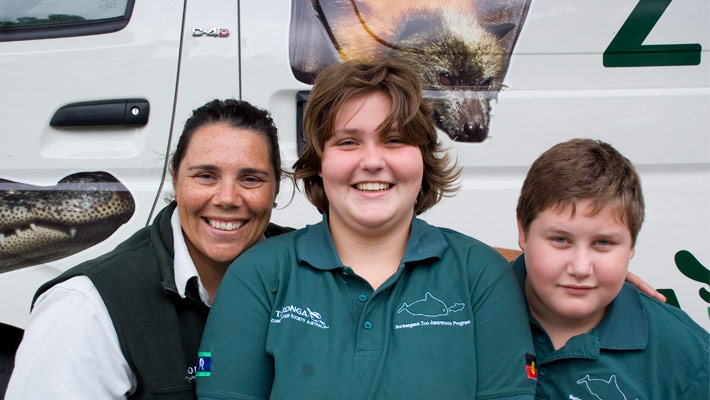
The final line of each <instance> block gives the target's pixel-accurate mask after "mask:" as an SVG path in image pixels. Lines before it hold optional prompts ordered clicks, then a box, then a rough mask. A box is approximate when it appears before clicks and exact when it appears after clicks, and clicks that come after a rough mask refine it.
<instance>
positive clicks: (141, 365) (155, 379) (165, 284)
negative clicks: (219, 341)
mask: <svg viewBox="0 0 710 400" xmlns="http://www.w3.org/2000/svg"><path fill="white" fill-rule="evenodd" d="M174 209H175V204H174V203H173V204H171V205H169V206H168V207H166V208H165V209H163V210H162V211H161V212H160V213H159V214H158V215H157V217H156V219H155V221H154V223H153V224H152V225H150V226H147V227H145V228H143V229H141V230H139V231H138V232H136V233H135V234H134V235H133V236H131V237H130V238H128V239H127V240H126V241H125V242H123V243H121V244H120V245H119V246H118V247H116V249H114V250H113V251H111V252H109V253H107V254H105V255H103V256H101V257H98V258H96V259H94V260H90V261H87V262H85V263H82V264H80V265H78V266H76V267H74V268H72V269H70V270H68V271H66V272H65V273H63V274H62V275H60V276H58V277H57V278H55V279H53V280H51V281H49V282H47V283H45V284H44V285H43V286H42V287H40V289H39V290H38V291H37V294H36V295H35V299H36V298H37V296H39V295H40V294H41V293H43V292H44V291H46V290H47V289H49V288H50V287H52V286H54V285H55V284H57V283H59V282H62V281H65V280H67V279H69V278H71V277H74V276H78V275H86V276H87V277H89V279H91V281H92V282H93V283H94V285H95V286H96V288H97V290H98V291H99V293H100V294H101V298H102V299H103V301H104V303H105V304H106V308H107V309H108V312H109V314H110V315H111V319H112V321H113V323H114V326H115V328H116V333H117V334H118V339H119V342H120V345H121V350H122V351H123V354H124V356H125V358H126V360H127V361H128V364H129V365H130V367H131V369H132V370H133V371H134V372H135V374H136V378H137V380H138V385H137V390H136V392H135V393H133V394H132V395H131V396H129V398H130V399H171V400H173V399H174V400H180V399H194V398H195V383H194V379H195V378H194V376H195V375H194V374H195V361H196V359H197V350H198V346H199V344H200V339H201V338H202V330H203V329H204V326H205V321H206V319H207V315H208V313H209V308H208V307H206V306H205V305H204V304H203V303H202V302H201V301H200V300H199V297H198V295H197V294H196V290H195V294H194V295H191V294H190V291H189V290H188V295H187V298H185V299H183V298H181V297H180V295H179V292H178V288H176V287H175V275H174V270H173V254H174V252H173V238H172V229H171V226H170V218H171V216H172V213H173V210H174ZM290 230H292V229H290V228H283V227H280V226H277V225H273V224H269V228H268V229H267V232H266V236H267V237H270V236H274V235H278V234H281V233H284V232H288V231H290Z"/></svg>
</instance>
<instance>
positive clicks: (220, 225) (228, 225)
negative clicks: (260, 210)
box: [209, 219, 244, 231]
mask: <svg viewBox="0 0 710 400" xmlns="http://www.w3.org/2000/svg"><path fill="white" fill-rule="evenodd" d="M209 222H210V225H212V227H213V228H216V229H221V230H223V231H233V230H235V229H239V228H241V226H242V225H244V222H243V221H242V222H219V221H213V220H211V219H210V220H209Z"/></svg>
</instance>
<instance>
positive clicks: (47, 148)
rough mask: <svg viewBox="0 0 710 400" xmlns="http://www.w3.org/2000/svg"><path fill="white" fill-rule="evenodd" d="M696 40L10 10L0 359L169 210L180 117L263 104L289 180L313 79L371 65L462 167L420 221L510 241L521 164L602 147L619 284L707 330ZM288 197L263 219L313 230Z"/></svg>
mask: <svg viewBox="0 0 710 400" xmlns="http://www.w3.org/2000/svg"><path fill="white" fill-rule="evenodd" d="M708 46H710V3H709V2H708V1H706V0H597V1H593V2H590V1H586V2H557V1H555V2H545V1H538V0H451V1H440V2H436V1H433V2H432V1H416V0H411V1H400V0H391V1H389V2H378V1H372V0H292V1H291V2H288V1H283V0H241V1H239V0H210V1H205V0H190V1H187V0H184V1H174V0H170V1H169V0H150V1H135V0H62V1H58V0H3V1H2V3H0V336H1V337H3V338H4V339H3V344H2V349H1V350H2V357H3V358H2V360H4V361H3V362H4V364H3V365H2V367H3V368H5V371H7V369H8V368H9V365H10V364H11V359H12V354H14V350H15V347H16V345H17V341H18V340H19V338H20V336H21V333H22V329H23V328H24V326H25V324H26V322H27V319H28V316H29V310H30V303H31V300H32V296H33V294H34V292H35V290H36V289H37V287H38V286H39V285H40V284H41V283H43V282H45V281H47V280H49V279H51V278H53V277H55V276H56V275H57V274H59V273H61V272H63V271H65V270H66V269H68V268H70V267H72V266H74V265H76V264H78V263H80V262H82V261H85V260H88V259H91V258H94V257H97V256H99V255H101V254H103V253H105V252H107V251H108V250H110V249H112V248H113V247H115V246H116V245H117V244H118V243H119V242H121V241H123V240H125V239H126V238H127V237H128V236H130V235H131V234H132V233H133V232H135V231H136V230H138V229H139V228H141V227H143V226H145V225H146V224H147V223H149V221H151V218H153V217H154V215H155V213H156V212H157V210H159V209H160V208H162V206H163V205H164V204H165V201H164V199H165V197H166V195H168V194H169V192H170V189H171V187H170V176H169V173H168V170H167V161H168V155H169V154H170V152H171V151H172V149H173V148H174V146H175V145H176V142H177V138H178V137H179V136H180V133H181V129H182V125H183V124H184V122H185V120H186V118H187V117H188V116H189V114H190V111H191V110H192V109H194V108H196V107H198V106H200V105H202V104H203V103H205V102H206V101H209V100H211V99H213V98H227V97H234V98H240V99H244V100H247V101H250V102H252V103H253V104H255V105H258V106H261V107H264V108H266V109H268V110H270V111H271V112H272V114H273V117H274V119H275V121H276V123H277V126H278V127H279V136H280V141H281V149H282V153H283V159H284V166H285V167H287V168H288V167H290V166H291V165H292V164H293V162H294V161H295V160H296V158H297V154H298V149H299V140H300V138H301V131H300V116H301V113H302V109H303V105H304V104H305V102H306V101H307V96H308V91H309V89H310V87H311V82H312V79H313V77H314V76H315V74H317V72H318V71H319V70H320V69H321V68H323V67H324V66H326V65H328V64H330V63H333V62H340V61H342V60H343V59H348V58H363V57H364V58H375V57H381V56H390V57H396V58H400V59H403V60H405V61H407V62H409V63H410V64H411V65H412V66H413V67H414V68H415V69H416V70H417V72H418V73H420V75H421V77H422V81H423V84H424V90H425V95H426V96H427V97H428V98H430V99H431V100H432V101H433V102H434V106H435V109H436V115H435V117H436V123H437V126H438V128H439V129H440V139H441V141H443V142H444V143H445V145H446V146H447V148H448V149H449V151H450V152H452V153H454V155H455V158H456V159H457V160H458V162H459V164H460V165H461V166H462V167H463V175H462V178H461V190H460V191H459V193H458V194H457V195H456V196H455V197H453V198H448V199H446V200H444V201H443V202H442V203H441V204H440V205H438V206H436V207H434V208H433V209H432V210H431V211H429V212H427V213H425V214H424V215H423V218H424V219H426V220H428V221H430V222H433V223H434V224H436V225H440V226H447V227H451V228H454V229H457V230H460V231H462V232H464V233H466V234H469V235H471V236H474V237H476V238H479V239H481V240H483V241H485V242H487V243H489V244H491V245H494V246H498V247H506V248H516V247H517V230H516V222H515V205H516V201H517V196H518V192H519V189H520V186H521V184H522V181H523V178H524V176H525V173H526V172H527V168H528V166H529V165H530V164H531V162H532V161H533V160H534V159H535V158H536V157H537V156H538V155H539V154H540V153H541V152H543V151H544V150H546V149H547V148H549V147H550V146H552V145H553V144H555V143H558V142H561V141H564V140H566V139H569V138H573V137H591V138H596V139H600V140H604V141H607V142H609V143H611V144H612V145H614V146H615V147H616V148H618V149H619V150H620V151H621V152H622V153H623V154H624V155H626V156H627V157H628V158H629V159H631V160H632V161H633V162H634V163H635V165H636V166H637V168H638V171H639V173H640V175H641V178H642V181H643V188H644V192H645V193H644V194H645V197H646V222H645V224H644V226H643V229H642V230H641V233H640V235H639V238H638V243H637V246H636V250H637V252H636V257H635V258H634V260H633V261H632V263H631V271H632V272H635V273H636V274H638V275H640V276H641V277H643V278H644V279H645V280H647V281H648V282H649V283H651V284H652V285H653V286H654V287H656V288H659V289H664V291H663V292H664V293H665V294H666V295H667V296H668V297H669V301H670V302H672V303H674V304H675V305H678V306H680V307H681V308H682V309H683V310H685V311H686V312H687V313H688V314H689V315H690V316H691V317H692V318H693V319H694V320H695V321H697V322H698V323H699V324H700V325H701V326H703V327H704V328H706V329H708V330H710V308H709V306H710V292H709V291H708V290H710V271H709V270H708V268H709V267H708V266H710V66H709V65H710V63H709V61H710V60H708V56H710V54H709V52H708ZM293 192H294V189H293V188H292V187H291V186H290V185H289V184H283V185H282V193H281V194H280V195H279V198H278V199H277V202H278V203H279V204H280V205H281V207H280V208H279V209H277V210H276V211H275V212H274V214H273V218H272V220H273V221H274V222H276V223H278V224H281V225H286V226H292V227H303V226H305V225H306V224H308V223H313V222H316V221H317V220H318V219H319V215H318V213H317V212H316V210H315V208H314V207H313V206H311V205H310V204H309V203H308V202H307V201H306V200H305V197H304V196H303V195H302V194H301V193H300V192H298V191H296V192H295V195H294V198H293V201H291V202H289V199H290V198H291V196H292V194H293ZM286 204H288V205H287V206H286ZM501 312H503V310H501ZM0 372H2V371H0ZM5 375H6V373H5ZM5 379H6V377H5Z"/></svg>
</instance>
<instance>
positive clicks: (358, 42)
mask: <svg viewBox="0 0 710 400" xmlns="http://www.w3.org/2000/svg"><path fill="white" fill-rule="evenodd" d="M529 7H530V0H510V1H506V2H500V1H492V0H451V1H436V2H433V1H425V0H392V1H386V2H383V1H378V0H311V1H306V0H296V1H294V2H292V9H291V27H290V34H289V35H290V45H289V51H290V53H289V55H290V61H291V69H292V71H293V74H294V76H295V77H296V79H298V80H300V81H302V82H304V83H309V84H311V83H313V79H314V78H315V75H316V74H317V73H318V72H319V71H320V70H322V69H323V68H324V67H326V66H327V65H330V64H332V63H336V62H340V61H343V60H350V59H363V60H373V59H377V58H383V57H387V58H393V59H396V60H400V61H403V62H405V63H407V64H409V65H410V66H412V67H413V68H414V69H415V71H416V72H417V73H418V74H419V77H420V78H421V80H422V85H423V89H424V95H425V97H427V98H429V99H430V100H431V101H432V102H433V105H434V117H435V121H436V124H437V126H438V128H439V129H441V130H442V131H443V132H445V133H446V134H447V135H448V136H449V137H450V138H451V139H452V140H455V141H460V142H482V141H484V140H486V138H488V136H489V130H490V125H491V116H492V106H493V103H494V102H495V101H496V100H497V98H498V93H499V92H500V91H501V90H502V89H503V87H504V85H503V81H504V78H505V74H506V72H507V70H508V66H509V64H510V57H511V54H512V52H513V47H514V45H515V42H516V40H517V38H518V36H519V34H520V31H521V28H522V25H523V22H524V21H525V17H526V16H527V12H528V8H529Z"/></svg>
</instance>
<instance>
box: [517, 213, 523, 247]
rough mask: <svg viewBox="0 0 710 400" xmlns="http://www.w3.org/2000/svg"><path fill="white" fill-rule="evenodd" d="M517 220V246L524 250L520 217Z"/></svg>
mask: <svg viewBox="0 0 710 400" xmlns="http://www.w3.org/2000/svg"><path fill="white" fill-rule="evenodd" d="M517 221H518V247H520V250H522V251H525V230H524V229H523V224H521V223H520V218H518V219H517Z"/></svg>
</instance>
